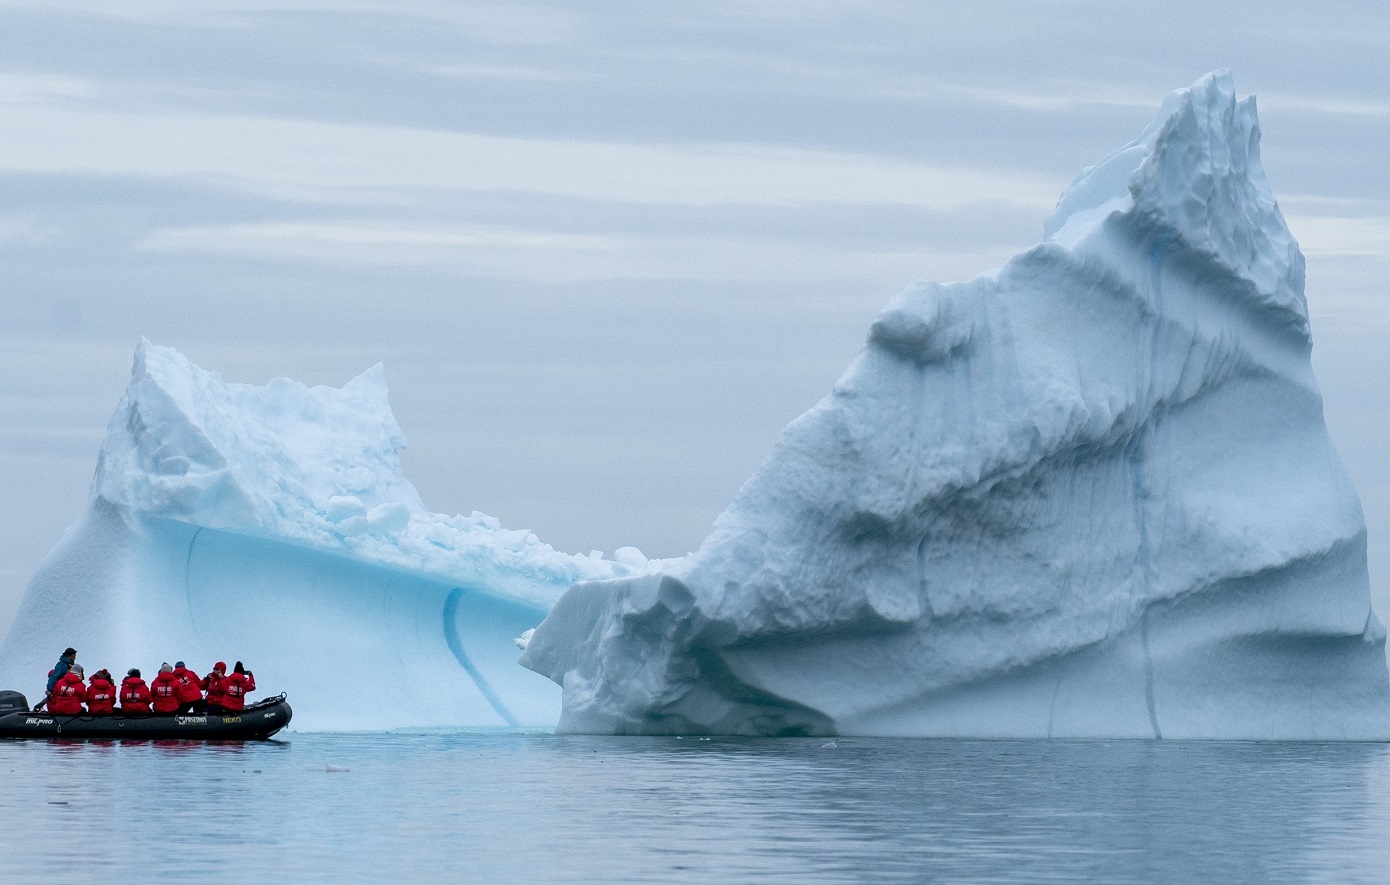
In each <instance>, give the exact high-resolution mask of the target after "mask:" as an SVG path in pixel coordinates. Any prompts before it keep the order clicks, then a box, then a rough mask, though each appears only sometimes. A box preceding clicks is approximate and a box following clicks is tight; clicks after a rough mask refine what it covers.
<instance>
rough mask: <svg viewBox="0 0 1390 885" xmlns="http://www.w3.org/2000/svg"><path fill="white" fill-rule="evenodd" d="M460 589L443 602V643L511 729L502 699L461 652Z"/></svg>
mask: <svg viewBox="0 0 1390 885" xmlns="http://www.w3.org/2000/svg"><path fill="white" fill-rule="evenodd" d="M466 592H467V591H465V590H464V589H463V588H462V587H455V588H454V589H453V590H451V591H449V598H448V599H446V600H444V641H445V642H446V643H448V645H449V651H450V652H452V653H453V655H454V659H455V660H457V661H458V662H459V666H460V667H462V668H463V669H464V672H466V673H467V674H468V675H469V677H470V678H472V680H473V684H474V685H476V686H478V691H480V692H482V695H483V697H485V698H487V702H488V703H489V704H491V705H492V709H494V710H496V711H497V715H498V716H501V717H502V721H503V722H505V723H507V725H509V726H510V727H512V728H515V727H516V725H517V722H516V719H515V717H513V716H512V714H511V712H510V711H509V710H508V709H507V705H506V704H504V703H502V699H501V698H500V697H498V696H497V692H495V691H493V690H492V686H491V685H489V684H488V681H487V679H486V678H484V677H483V674H482V673H481V672H479V671H478V668H477V667H475V666H474V665H473V662H472V661H471V660H469V657H468V652H466V651H464V650H463V642H462V641H461V640H460V639H459V633H458V613H459V602H460V600H462V599H463V594H464V593H466Z"/></svg>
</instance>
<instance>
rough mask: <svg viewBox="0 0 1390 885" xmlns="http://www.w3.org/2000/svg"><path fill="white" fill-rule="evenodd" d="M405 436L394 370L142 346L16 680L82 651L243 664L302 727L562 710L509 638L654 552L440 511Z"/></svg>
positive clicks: (20, 653)
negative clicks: (605, 551)
mask: <svg viewBox="0 0 1390 885" xmlns="http://www.w3.org/2000/svg"><path fill="white" fill-rule="evenodd" d="M404 445H405V439H404V437H403V436H402V434H401V430H400V427H399V426H398V425H397V423H396V419H395V418H394V416H393V415H392V414H391V408H390V405H389V403H388V401H387V391H386V384H385V378H384V374H383V372H382V369H381V367H380V366H377V367H375V368H373V369H370V370H368V371H367V372H365V373H363V374H362V375H361V376H360V377H358V378H356V379H354V380H353V381H351V382H349V383H348V384H347V385H345V386H344V387H343V388H342V389H334V388H329V387H312V388H311V387H306V386H304V385H303V384H299V383H297V382H293V381H288V380H285V379H278V380H276V381H272V382H271V383H270V384H269V385H268V386H266V387H255V386H250V385H244V384H228V383H225V382H223V381H222V379H221V378H219V377H218V376H217V375H216V374H215V373H211V372H206V371H204V370H202V369H200V368H199V367H197V366H195V365H193V364H192V363H191V362H189V361H188V360H187V359H186V358H184V357H183V356H182V355H181V354H179V353H178V352H176V351H174V350H172V349H170V348H167V347H157V346H155V345H152V344H150V343H149V342H142V343H141V344H140V346H139V348H138V349H137V351H136V354H135V364H134V369H133V371H132V376H131V381H130V386H129V388H128V389H127V391H126V395H125V397H124V398H123V399H122V401H121V403H120V405H119V407H118V408H117V409H116V412H115V414H114V415H113V417H112V419H111V422H110V426H109V427H108V430H107V436H106V440H105V442H104V443H103V445H102V449H101V454H100V457H99V460H98V463H97V469H96V475H95V477H94V479H93V481H92V504H91V508H90V510H89V512H88V513H87V515H86V516H85V517H84V518H83V519H82V520H81V521H80V522H79V523H77V524H76V525H74V526H73V527H72V528H71V529H69V531H68V533H67V535H66V536H65V537H64V539H63V540H62V541H61V542H60V543H59V545H58V546H57V547H56V548H55V549H54V551H53V552H52V553H51V554H50V555H49V558H48V560H47V561H46V562H45V563H44V564H43V566H41V567H40V569H39V571H38V572H37V573H36V574H35V576H34V578H33V580H32V581H31V583H30V586H29V590H28V593H27V595H26V597H25V600H24V602H23V604H22V606H21V609H20V612H19V615H18V617H17V619H16V621H15V624H14V626H13V628H12V629H11V631H10V634H9V637H8V639H7V640H6V642H5V644H4V646H3V648H0V677H3V680H4V686H5V687H6V688H19V689H25V688H29V689H30V693H31V694H32V693H33V686H34V685H38V686H40V687H41V686H42V680H43V675H44V674H45V673H46V672H47V671H48V668H49V667H50V666H52V664H53V662H54V661H55V660H57V657H56V654H57V652H61V651H62V649H63V648H64V647H65V646H68V645H73V646H76V647H77V648H78V650H79V652H80V658H79V660H81V661H83V662H85V665H86V667H87V670H88V672H93V671H94V670H95V669H96V668H97V667H101V666H105V667H107V668H109V669H110V670H111V671H112V672H113V673H117V674H120V673H123V672H124V671H125V669H127V668H129V667H133V666H138V667H141V668H142V669H144V671H145V675H146V677H147V678H151V677H152V676H153V673H154V671H155V670H156V669H157V668H158V666H159V664H160V663H161V662H162V661H173V660H176V659H180V658H182V659H184V660H186V661H188V662H189V664H190V666H193V667H195V668H200V669H201V670H202V671H206V670H207V669H210V668H211V665H212V664H213V663H214V662H215V661H217V660H223V661H227V662H230V661H232V660H234V659H236V658H242V659H244V660H245V661H246V662H247V664H248V665H249V666H251V667H252V669H254V670H255V672H256V674H257V678H258V682H259V684H260V685H261V687H262V691H272V692H279V691H286V692H288V693H289V695H290V698H291V703H293V704H294V706H295V711H296V715H295V727H296V728H387V727H398V726H418V725H426V726H428V725H544V726H549V725H551V724H553V723H554V721H555V719H556V718H557V717H558V715H559V709H558V707H559V704H558V700H559V699H558V692H557V691H556V689H555V687H554V686H553V685H551V684H550V683H549V682H547V681H546V680H544V679H542V678H541V677H539V676H537V675H535V674H534V673H530V672H527V671H525V670H522V669H521V668H520V667H517V666H516V654H517V651H516V646H515V644H514V641H513V640H514V638H515V637H516V636H517V635H518V634H520V633H522V632H523V631H524V630H527V629H529V628H531V627H534V626H535V625H536V624H537V623H538V622H539V621H540V620H541V618H542V617H543V616H544V614H545V612H546V610H547V609H548V608H549V606H550V605H551V604H552V603H553V602H554V601H555V600H556V599H557V598H558V597H559V596H560V594H561V593H563V592H564V590H565V589H566V588H567V587H569V586H570V585H571V584H573V583H574V582H575V581H579V580H585V579H590V580H592V579H602V578H613V577H617V576H620V575H625V574H627V575H631V574H638V573H641V572H642V571H644V570H645V569H647V568H649V567H654V566H655V565H656V564H655V563H653V564H652V565H651V566H649V565H648V564H647V563H646V560H645V558H644V557H642V555H641V554H640V552H638V551H636V550H635V549H631V548H624V549H623V550H620V551H619V556H618V559H619V560H621V561H615V560H609V559H604V558H603V557H602V556H601V555H589V556H571V555H568V554H564V553H560V552H557V551H556V550H554V549H553V548H551V547H550V546H549V545H546V544H543V543H541V542H540V541H539V540H538V539H537V538H536V536H535V535H534V534H532V533H530V532H529V531H526V530H520V531H509V530H506V529H504V528H502V526H501V525H500V524H499V523H498V521H497V520H496V519H494V518H492V517H489V516H485V515H483V514H481V513H474V514H472V515H471V516H443V515H440V514H435V513H431V512H429V511H428V510H427V509H426V508H425V507H424V505H423V504H422V503H421V500H420V496H419V495H418V494H417V492H416V491H415V488H414V487H413V486H412V485H411V484H410V483H409V482H408V481H407V480H406V479H405V477H404V475H403V474H402V472H401V464H400V458H399V452H400V450H401V449H402V448H403V447H404ZM35 699H37V698H35Z"/></svg>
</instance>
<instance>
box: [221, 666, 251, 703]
mask: <svg viewBox="0 0 1390 885" xmlns="http://www.w3.org/2000/svg"><path fill="white" fill-rule="evenodd" d="M255 690H256V677H254V676H252V675H251V674H250V673H233V674H232V675H231V676H228V677H227V678H226V679H223V680H222V691H223V692H225V696H224V697H223V698H222V706H223V707H225V708H226V709H228V710H244V709H246V696H247V695H248V694H250V693H251V692H253V691H255Z"/></svg>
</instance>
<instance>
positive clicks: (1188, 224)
mask: <svg viewBox="0 0 1390 885" xmlns="http://www.w3.org/2000/svg"><path fill="white" fill-rule="evenodd" d="M1111 215H1117V216H1119V215H1123V216H1126V217H1127V220H1128V221H1129V222H1130V223H1132V224H1133V225H1135V226H1136V227H1138V228H1139V229H1141V230H1143V231H1144V234H1145V236H1146V238H1147V239H1148V241H1149V242H1151V243H1152V244H1154V245H1155V246H1161V247H1162V248H1175V249H1180V250H1183V251H1186V252H1190V253H1191V260H1194V261H1196V260H1202V259H1205V260H1206V261H1209V262H1211V263H1212V264H1213V265H1215V266H1217V267H1219V268H1221V269H1222V270H1224V271H1225V273H1226V275H1227V276H1228V282H1229V283H1230V284H1231V285H1230V286H1229V288H1231V289H1232V290H1233V291H1232V293H1231V294H1233V295H1237V296H1239V297H1242V298H1244V299H1246V300H1248V301H1249V302H1251V303H1252V304H1253V305H1255V306H1261V307H1266V308H1269V309H1271V310H1272V311H1275V312H1277V313H1279V314H1281V315H1282V317H1281V318H1282V320H1283V321H1284V322H1286V323H1289V324H1290V325H1292V326H1293V327H1294V328H1296V329H1298V330H1299V331H1300V332H1301V333H1302V334H1303V335H1304V336H1305V337H1306V336H1307V335H1308V307H1307V303H1306V301H1305V300H1304V295H1303V254H1302V253H1301V252H1300V251H1299V249H1298V243H1297V242H1296V241H1295V240H1294V238H1293V235H1292V234H1291V233H1290V232H1289V229H1288V226H1287V225H1285V223H1284V217H1283V215H1282V214H1281V213H1280V211H1279V204H1278V202H1277V201H1276V200H1275V199H1274V194H1273V192H1272V191H1271V189H1270V187H1269V182H1268V181H1267V180H1266V178H1265V174H1264V167H1263V166H1262V165H1261V163H1260V123H1259V118H1258V115H1257V113H1256V109H1255V97H1254V96H1249V97H1247V98H1245V99H1241V100H1237V98H1236V92H1235V84H1234V83H1233V82H1232V80H1231V74H1230V72H1229V71H1225V70H1221V71H1214V72H1212V73H1210V74H1207V75H1206V76H1205V77H1203V78H1202V79H1200V80H1198V81H1197V82H1196V83H1194V84H1193V85H1192V86H1190V87H1188V88H1187V89H1180V90H1178V91H1176V92H1173V93H1172V94H1170V95H1169V96H1168V98H1167V99H1166V100H1165V101H1164V103H1163V107H1162V110H1160V112H1159V114H1158V116H1157V117H1156V118H1155V119H1154V121H1153V122H1152V123H1150V124H1149V126H1148V127H1147V128H1146V129H1145V130H1144V132H1143V133H1142V134H1141V135H1140V136H1139V137H1138V138H1137V139H1135V140H1134V141H1132V142H1130V143H1129V144H1127V145H1125V146H1124V147H1122V148H1120V149H1119V150H1117V151H1115V152H1114V153H1112V154H1110V155H1109V156H1107V157H1106V158H1105V159H1103V160H1101V161H1100V162H1099V163H1097V164H1096V165H1094V166H1091V167H1090V168H1087V169H1085V170H1082V172H1081V174H1080V175H1078V176H1077V177H1076V180H1075V181H1074V182H1072V185H1071V187H1069V188H1068V189H1067V190H1066V192H1065V193H1063V194H1062V197H1061V199H1060V200H1058V202H1057V209H1056V210H1055V211H1054V212H1053V214H1052V217H1051V218H1049V219H1048V220H1047V222H1046V223H1045V224H1044V227H1043V230H1044V234H1045V235H1046V236H1047V238H1049V239H1052V240H1056V241H1059V242H1074V241H1075V240H1076V239H1077V238H1079V237H1080V236H1082V235H1083V234H1084V233H1085V232H1087V231H1088V230H1089V229H1091V228H1092V227H1094V226H1095V225H1096V224H1098V223H1100V222H1101V221H1103V220H1105V219H1106V218H1108V217H1109V216H1111Z"/></svg>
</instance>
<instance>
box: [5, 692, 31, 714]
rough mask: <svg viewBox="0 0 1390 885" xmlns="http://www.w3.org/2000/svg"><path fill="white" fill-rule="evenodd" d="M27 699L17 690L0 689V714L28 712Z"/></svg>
mask: <svg viewBox="0 0 1390 885" xmlns="http://www.w3.org/2000/svg"><path fill="white" fill-rule="evenodd" d="M28 712H29V701H28V699H27V698H25V697H24V695H22V694H20V693H19V692H17V691H0V716H8V715H9V714H11V713H28Z"/></svg>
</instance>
